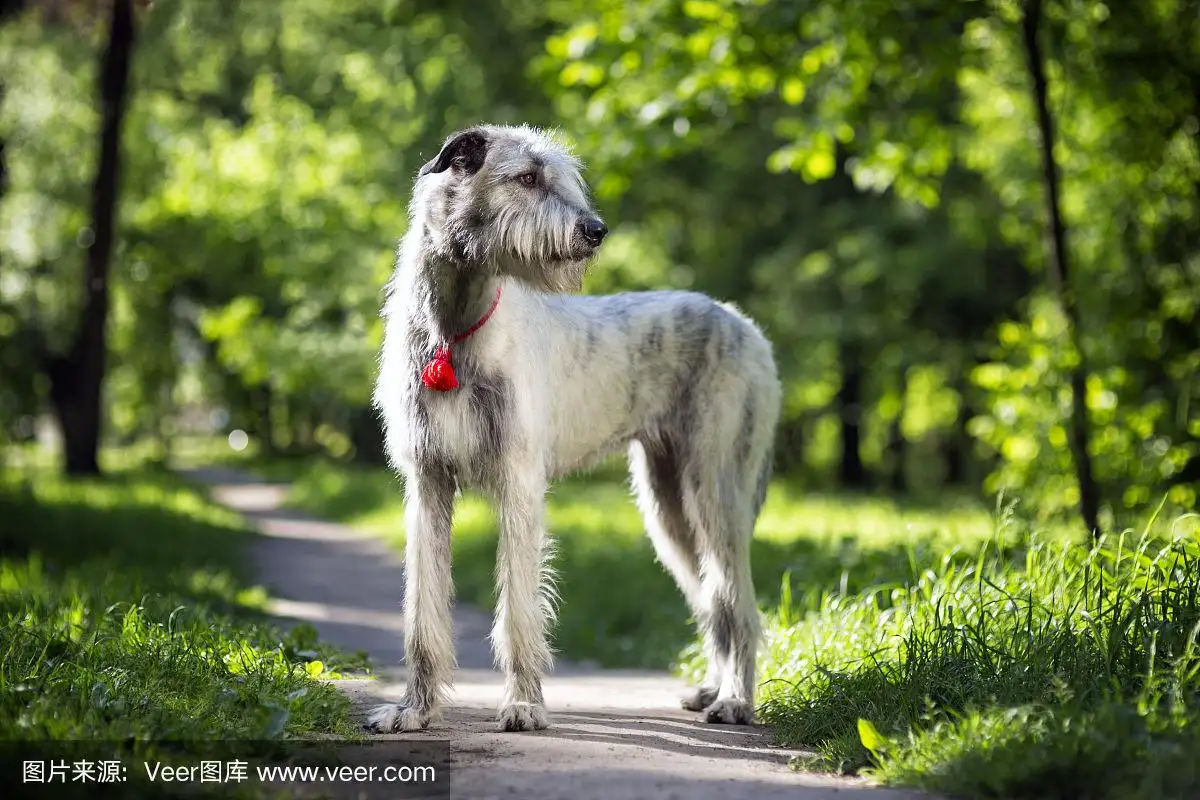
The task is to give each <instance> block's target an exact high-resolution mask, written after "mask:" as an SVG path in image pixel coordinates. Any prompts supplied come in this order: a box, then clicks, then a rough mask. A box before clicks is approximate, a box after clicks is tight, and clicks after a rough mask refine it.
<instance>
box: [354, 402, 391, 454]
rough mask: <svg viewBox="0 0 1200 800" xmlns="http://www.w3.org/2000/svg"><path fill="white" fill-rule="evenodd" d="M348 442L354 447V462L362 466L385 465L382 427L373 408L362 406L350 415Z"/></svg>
mask: <svg viewBox="0 0 1200 800" xmlns="http://www.w3.org/2000/svg"><path fill="white" fill-rule="evenodd" d="M350 442H351V444H353V445H354V460H355V461H357V462H360V463H362V464H372V465H376V466H382V465H384V464H387V452H386V450H385V449H384V442H383V427H382V426H381V425H380V422H379V414H378V412H376V411H375V409H374V408H372V407H370V406H364V407H362V408H358V409H356V410H355V411H353V412H352V413H351V416H350Z"/></svg>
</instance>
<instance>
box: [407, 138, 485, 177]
mask: <svg viewBox="0 0 1200 800" xmlns="http://www.w3.org/2000/svg"><path fill="white" fill-rule="evenodd" d="M487 149H488V140H487V136H486V135H485V134H484V133H483V131H481V130H479V129H478V128H469V129H468V130H465V131H459V132H458V133H456V134H454V135H452V136H451V137H450V138H449V139H447V140H446V143H445V144H444V145H442V152H440V153H438V154H437V156H436V157H435V158H434V159H433V160H431V161H430V162H429V163H427V164H426V165H425V166H423V167H421V172H420V174H421V175H428V174H429V173H431V172H445V171H446V170H447V169H450V168H452V167H453V168H454V169H456V170H459V171H461V172H465V173H467V174H468V175H474V174H475V173H476V172H478V171H479V168H480V167H482V166H483V160H484V159H485V158H487Z"/></svg>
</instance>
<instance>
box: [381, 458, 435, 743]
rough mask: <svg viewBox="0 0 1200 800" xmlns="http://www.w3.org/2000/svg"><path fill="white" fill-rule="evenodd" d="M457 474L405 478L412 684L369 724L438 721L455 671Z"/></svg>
mask: <svg viewBox="0 0 1200 800" xmlns="http://www.w3.org/2000/svg"><path fill="white" fill-rule="evenodd" d="M454 489H455V481H454V476H453V474H452V473H451V472H450V471H449V470H448V469H444V468H428V469H418V470H414V471H413V472H411V473H409V474H408V475H407V476H406V480H405V509H404V519H405V531H406V537H407V538H406V542H405V548H404V660H405V662H406V664H407V667H408V688H407V690H406V691H405V693H404V698H403V699H402V700H401V701H400V703H399V704H398V705H386V706H380V707H378V708H376V709H375V710H374V711H373V712H372V714H371V716H370V718H369V720H368V722H367V727H368V728H370V729H372V730H375V731H378V732H381V733H389V732H392V731H413V730H420V729H421V728H424V727H426V726H427V725H429V723H430V722H436V721H437V720H438V719H439V718H440V716H441V707H442V704H443V702H444V701H445V694H446V691H447V690H448V689H449V687H450V681H451V676H452V672H453V670H454V638H453V627H452V626H453V618H452V606H451V602H452V599H453V598H452V592H453V586H454V584H453V583H452V582H451V578H450V523H451V518H452V517H453V514H454Z"/></svg>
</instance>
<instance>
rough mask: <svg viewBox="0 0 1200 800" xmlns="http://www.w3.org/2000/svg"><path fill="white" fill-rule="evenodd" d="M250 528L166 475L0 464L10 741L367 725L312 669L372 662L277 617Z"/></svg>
mask: <svg viewBox="0 0 1200 800" xmlns="http://www.w3.org/2000/svg"><path fill="white" fill-rule="evenodd" d="M251 536H252V534H251V533H250V532H248V531H247V530H246V529H245V528H244V527H243V524H242V522H241V521H240V519H239V518H238V517H236V516H235V515H233V514H230V513H227V512H225V511H223V510H222V509H220V508H218V507H216V506H214V505H213V504H211V503H209V502H208V501H207V500H206V499H204V497H203V496H202V495H201V494H200V493H199V492H197V491H196V490H195V489H193V488H191V487H188V486H186V485H185V484H183V483H182V482H181V481H179V480H178V479H176V478H174V477H172V476H170V475H167V474H164V473H156V472H129V471H123V472H118V473H117V474H116V475H115V476H113V477H110V478H107V479H105V480H87V481H82V480H81V481H66V480H63V479H60V478H57V477H55V476H54V475H52V474H51V473H48V472H45V471H42V470H37V471H34V472H32V473H26V474H25V475H24V476H21V475H18V474H16V473H14V472H12V471H9V472H8V473H5V474H4V475H3V476H2V477H0V739H4V740H13V739H20V740H26V741H29V740H42V741H45V740H63V741H65V740H73V741H80V740H105V741H115V742H127V743H131V744H130V745H129V746H130V747H136V748H140V751H141V752H152V751H153V747H154V745H153V743H155V742H164V741H168V740H169V741H199V740H208V741H212V740H256V741H258V740H279V739H281V738H306V737H313V736H326V735H345V736H353V735H355V734H354V731H353V730H352V728H351V726H350V723H349V721H348V711H349V707H348V702H347V701H346V700H345V699H344V698H343V697H342V696H341V695H340V694H339V693H338V692H337V691H336V690H335V689H334V688H332V687H331V686H329V685H328V684H325V683H322V682H320V681H318V680H314V678H315V677H317V676H320V677H322V678H324V677H330V676H333V675H336V674H337V670H340V669H350V668H360V667H362V666H363V664H362V662H361V660H360V659H358V658H356V657H348V656H345V655H343V654H340V653H338V652H336V651H333V650H331V649H329V648H326V647H324V646H322V645H320V644H318V643H317V642H316V641H315V636H314V635H313V632H312V631H311V629H298V630H296V631H293V632H292V633H291V634H289V635H288V636H282V635H281V634H280V633H279V631H278V630H276V629H275V628H274V627H272V626H271V625H270V624H268V622H267V620H266V618H265V616H264V615H263V613H262V604H263V601H264V599H265V598H264V596H263V593H262V592H261V590H258V589H255V588H253V586H252V584H251V583H250V582H249V577H250V576H248V575H247V574H246V572H245V570H246V563H245V560H244V557H243V548H244V547H245V546H246V545H247V543H248V542H249V540H250V537H251ZM147 748H149V749H148V750H147Z"/></svg>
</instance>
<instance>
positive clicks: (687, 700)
mask: <svg viewBox="0 0 1200 800" xmlns="http://www.w3.org/2000/svg"><path fill="white" fill-rule="evenodd" d="M716 699H717V687H715V686H697V687H695V688H694V689H692V690H691V691H689V692H688V693H687V694H685V695H684V696H683V698H682V699H681V700H680V701H679V705H681V706H683V707H684V708H686V709H687V710H688V711H703V710H704V709H706V708H708V707H709V706H711V705H712V703H713V701H714V700H716Z"/></svg>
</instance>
